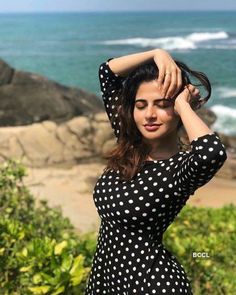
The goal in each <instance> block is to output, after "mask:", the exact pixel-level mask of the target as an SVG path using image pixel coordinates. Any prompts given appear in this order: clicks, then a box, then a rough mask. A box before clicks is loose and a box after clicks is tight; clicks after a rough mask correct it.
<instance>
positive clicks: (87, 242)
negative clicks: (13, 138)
mask: <svg viewBox="0 0 236 295" xmlns="http://www.w3.org/2000/svg"><path fill="white" fill-rule="evenodd" d="M25 175H26V171H25V168H24V167H23V166H22V165H21V164H20V163H18V162H16V161H9V162H7V163H5V164H4V165H3V166H2V167H1V168H0V290H1V291H0V293H1V294H4V295H8V294H9V295H10V294H17V295H18V294H22V295H28V294H52V295H56V294H68V295H69V294H76V295H79V294H84V290H85V285H86V280H87V278H88V273H89V271H90V268H91V262H92V257H93V254H94V251H95V247H96V236H95V234H94V233H88V234H86V235H84V236H83V235H81V236H80V237H79V236H78V235H77V234H76V233H75V232H74V228H73V226H72V225H71V223H70V221H69V220H68V219H67V218H63V217H62V214H61V210H60V209H59V208H56V209H50V208H49V207H48V206H47V202H46V201H41V202H39V204H38V205H37V206H36V203H35V200H34V198H33V197H32V195H31V194H30V192H29V191H28V189H27V188H26V187H25V185H24V183H23V177H24V176H25Z"/></svg>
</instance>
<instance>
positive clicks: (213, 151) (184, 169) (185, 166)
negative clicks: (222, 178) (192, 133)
mask: <svg viewBox="0 0 236 295" xmlns="http://www.w3.org/2000/svg"><path fill="white" fill-rule="evenodd" d="M191 148H192V150H191V151H190V152H187V156H186V157H183V159H180V158H179V161H181V167H180V169H178V173H177V177H178V178H179V181H180V183H181V186H182V188H183V190H184V191H185V192H186V193H187V194H188V195H194V192H195V191H196V190H197V189H198V188H199V187H201V186H203V185H205V184H206V183H207V182H209V181H210V180H211V179H212V178H213V176H214V175H215V174H216V172H217V171H218V170H219V169H220V168H221V167H222V166H223V164H224V162H225V160H226V159H227V154H226V149H225V146H224V145H223V143H222V142H221V141H220V138H219V137H218V135H217V134H216V133H215V132H213V133H209V134H206V135H203V136H200V137H197V138H196V139H194V140H193V141H192V142H191ZM181 158H182V157H181Z"/></svg>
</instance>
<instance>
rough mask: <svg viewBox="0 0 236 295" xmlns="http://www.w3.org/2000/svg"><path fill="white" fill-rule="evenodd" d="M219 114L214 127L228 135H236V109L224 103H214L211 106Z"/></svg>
mask: <svg viewBox="0 0 236 295" xmlns="http://www.w3.org/2000/svg"><path fill="white" fill-rule="evenodd" d="M210 109H211V110H212V111H213V112H214V113H215V114H216V116H217V120H216V122H215V123H214V124H213V126H212V127H213V129H215V130H216V131H219V132H222V133H224V134H228V135H236V109H233V108H230V107H226V106H223V105H214V106H212V107H211V108H210Z"/></svg>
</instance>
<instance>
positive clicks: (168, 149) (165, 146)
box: [148, 133, 179, 160]
mask: <svg viewBox="0 0 236 295" xmlns="http://www.w3.org/2000/svg"><path fill="white" fill-rule="evenodd" d="M177 139H178V136H177V133H174V134H168V136H166V137H163V138H161V139H159V140H157V141H155V140H153V141H152V140H151V141H150V140H148V144H149V145H150V146H151V152H150V153H149V158H151V160H152V159H158V158H166V157H169V156H172V155H174V154H176V153H177V152H179V148H178V144H177Z"/></svg>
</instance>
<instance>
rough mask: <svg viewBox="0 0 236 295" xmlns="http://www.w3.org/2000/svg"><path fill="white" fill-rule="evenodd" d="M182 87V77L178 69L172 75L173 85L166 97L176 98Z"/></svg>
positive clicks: (170, 86) (171, 84)
mask: <svg viewBox="0 0 236 295" xmlns="http://www.w3.org/2000/svg"><path fill="white" fill-rule="evenodd" d="M181 86H182V75H181V71H180V70H179V69H176V70H175V71H174V72H173V73H172V75H171V83H170V85H169V88H168V89H167V92H166V97H173V96H175V95H176V94H177V93H178V92H179V90H180V88H181Z"/></svg>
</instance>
